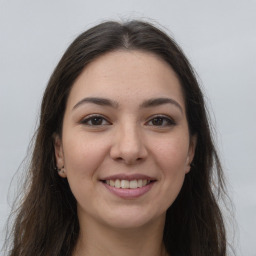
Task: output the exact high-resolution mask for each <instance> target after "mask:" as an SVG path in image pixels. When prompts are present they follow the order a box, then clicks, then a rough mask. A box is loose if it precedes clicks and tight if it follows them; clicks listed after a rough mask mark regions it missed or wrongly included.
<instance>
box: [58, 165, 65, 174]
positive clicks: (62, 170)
mask: <svg viewBox="0 0 256 256" xmlns="http://www.w3.org/2000/svg"><path fill="white" fill-rule="evenodd" d="M57 171H58V172H60V171H61V172H62V173H64V165H63V166H62V167H61V168H60V169H58V168H57Z"/></svg>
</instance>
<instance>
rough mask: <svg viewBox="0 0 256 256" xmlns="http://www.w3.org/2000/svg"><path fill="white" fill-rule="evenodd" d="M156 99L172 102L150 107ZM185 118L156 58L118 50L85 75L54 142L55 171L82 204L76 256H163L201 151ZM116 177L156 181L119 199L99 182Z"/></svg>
mask: <svg viewBox="0 0 256 256" xmlns="http://www.w3.org/2000/svg"><path fill="white" fill-rule="evenodd" d="M88 97H90V98H92V97H93V98H99V99H102V98H104V99H107V100H109V101H111V102H112V105H111V106H110V105H106V104H105V103H106V102H102V100H101V101H100V102H101V104H103V105H101V104H98V103H97V102H95V101H94V102H92V101H91V100H90V102H88ZM85 98H87V101H86V100H84V99H85ZM158 98H165V99H166V98H168V99H171V100H169V101H170V102H165V103H163V102H162V103H161V104H160V103H159V101H158V102H156V103H155V104H154V105H152V103H151V104H149V100H152V99H158ZM98 102H99V100H98ZM185 113H186V110H185V102H184V98H183V94H182V90H181V85H180V83H179V80H178V78H177V76H176V74H175V73H174V71H173V70H172V69H171V67H170V66H169V65H168V64H167V63H165V62H164V61H163V60H161V59H160V58H159V57H157V56H155V55H153V54H151V53H145V52H141V51H121V50H120V51H115V52H111V53H107V54H105V55H103V56H101V57H99V58H97V59H96V60H94V61H93V62H92V63H90V64H89V65H88V66H87V67H86V68H85V69H84V71H83V72H82V73H81V75H80V76H79V77H78V79H77V80H76V81H75V83H74V85H73V87H72V89H71V92H70V95H69V97H68V101H67V106H66V110H65V114H64V120H63V130H62V137H60V136H58V135H55V154H56V162H57V166H58V168H61V167H63V166H64V168H63V169H62V171H60V172H59V175H60V176H61V177H62V178H67V179H68V182H69V184H70V188H71V190H72V193H73V194H74V196H75V198H76V200H77V211H78V218H79V223H80V234H79V239H78V243H77V246H76V250H75V252H74V255H119V256H120V255H122V256H125V255H148V256H150V255H152V256H153V255H164V254H165V251H164V248H163V245H162V234H163V228H164V222H165V214H166V211H167V209H168V208H169V207H170V206H171V205H172V203H173V202H174V200H175V199H176V197H177V195H178V194H179V191H180V189H181V187H182V184H183V181H184V178H185V175H186V173H188V172H189V170H190V163H191V162H192V160H193V156H194V151H195V145H196V138H195V137H191V136H190V134H189V129H188V123H187V118H186V114H185ZM92 115H94V117H95V115H97V117H96V119H92V118H91V117H92ZM116 174H125V175H132V174H141V175H147V176H150V177H153V178H154V180H155V182H154V184H153V186H152V187H151V189H150V190H149V191H148V192H147V193H145V194H143V195H142V196H139V197H137V198H128V199H127V198H121V197H119V196H116V195H115V194H113V193H111V192H110V191H109V190H108V189H106V185H105V184H103V183H102V181H101V180H103V179H104V178H106V177H108V176H111V175H116ZM85 241H86V243H85Z"/></svg>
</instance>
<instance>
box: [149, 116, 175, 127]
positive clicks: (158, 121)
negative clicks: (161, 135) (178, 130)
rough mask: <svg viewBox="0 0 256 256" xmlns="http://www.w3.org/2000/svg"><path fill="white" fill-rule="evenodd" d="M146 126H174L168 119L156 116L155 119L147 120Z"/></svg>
mask: <svg viewBox="0 0 256 256" xmlns="http://www.w3.org/2000/svg"><path fill="white" fill-rule="evenodd" d="M147 125H150V126H160V127H164V126H171V125H175V122H174V121H173V120H172V119H171V118H169V117H165V116H156V117H154V118H152V119H151V120H149V121H148V122H147Z"/></svg>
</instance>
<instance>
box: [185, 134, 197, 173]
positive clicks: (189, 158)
mask: <svg viewBox="0 0 256 256" xmlns="http://www.w3.org/2000/svg"><path fill="white" fill-rule="evenodd" d="M196 144H197V136H196V135H193V136H191V137H190V143H189V149H188V155H187V160H186V167H185V171H186V173H188V172H189V171H190V168H191V163H192V161H193V159H194V155H195V151H196Z"/></svg>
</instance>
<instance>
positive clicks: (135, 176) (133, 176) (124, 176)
mask: <svg viewBox="0 0 256 256" xmlns="http://www.w3.org/2000/svg"><path fill="white" fill-rule="evenodd" d="M117 179H118V180H129V181H131V180H150V181H153V180H156V178H153V177H150V176H147V175H144V174H138V173H136V174H115V175H111V176H107V177H104V178H102V179H100V180H117Z"/></svg>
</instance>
